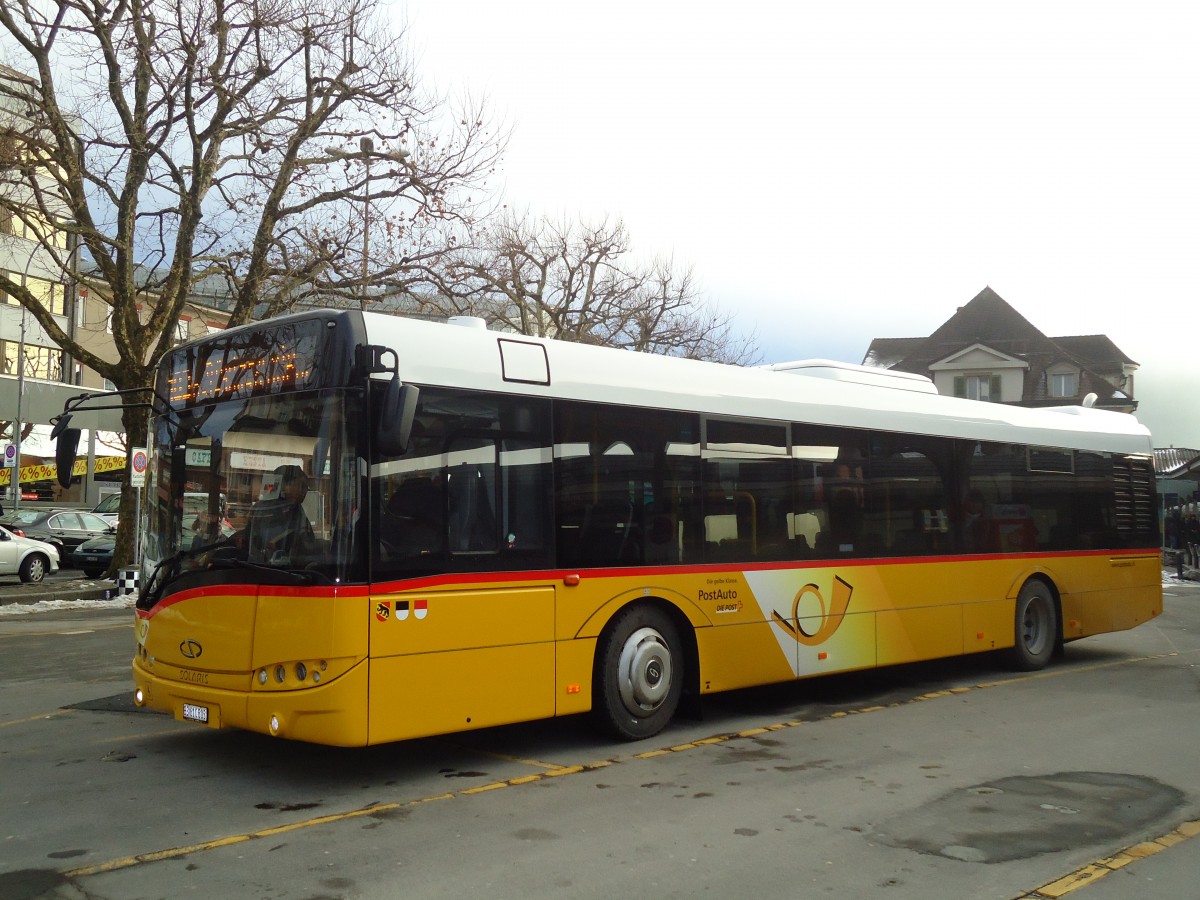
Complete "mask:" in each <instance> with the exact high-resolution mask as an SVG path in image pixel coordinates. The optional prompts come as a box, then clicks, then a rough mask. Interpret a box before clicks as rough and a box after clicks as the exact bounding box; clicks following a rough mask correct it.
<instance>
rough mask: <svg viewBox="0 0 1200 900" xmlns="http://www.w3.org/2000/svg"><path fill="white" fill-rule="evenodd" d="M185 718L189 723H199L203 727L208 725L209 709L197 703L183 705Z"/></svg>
mask: <svg viewBox="0 0 1200 900" xmlns="http://www.w3.org/2000/svg"><path fill="white" fill-rule="evenodd" d="M183 717H184V718H185V719H187V720H188V721H189V722H199V723H200V724H202V725H207V724H208V707H207V706H200V705H199V704H196V703H185V704H183Z"/></svg>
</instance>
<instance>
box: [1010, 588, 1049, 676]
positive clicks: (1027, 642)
mask: <svg viewBox="0 0 1200 900" xmlns="http://www.w3.org/2000/svg"><path fill="white" fill-rule="evenodd" d="M1014 629H1015V635H1014V636H1015V638H1016V641H1015V643H1014V644H1013V648H1012V651H1011V652H1010V653H1009V663H1010V664H1011V666H1012V668H1014V669H1017V670H1018V671H1021V672H1032V671H1034V670H1036V669H1041V668H1044V667H1045V666H1046V664H1047V663H1048V662H1050V657H1051V656H1052V655H1053V654H1054V647H1055V645H1056V644H1057V643H1058V606H1057V604H1056V603H1055V602H1054V592H1053V591H1052V590H1051V589H1050V585H1048V584H1046V582H1044V581H1042V580H1040V579H1037V578H1034V579H1030V580H1029V581H1027V582H1025V585H1024V586H1023V587H1022V588H1021V592H1020V593H1019V594H1017V608H1016V614H1015V621H1014Z"/></svg>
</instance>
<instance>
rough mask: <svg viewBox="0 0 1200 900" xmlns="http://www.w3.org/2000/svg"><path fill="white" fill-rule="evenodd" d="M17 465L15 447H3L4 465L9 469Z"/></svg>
mask: <svg viewBox="0 0 1200 900" xmlns="http://www.w3.org/2000/svg"><path fill="white" fill-rule="evenodd" d="M16 464H17V446H16V444H5V445H4V465H5V467H6V468H9V469H11V468H12V467H13V466H15V465H16Z"/></svg>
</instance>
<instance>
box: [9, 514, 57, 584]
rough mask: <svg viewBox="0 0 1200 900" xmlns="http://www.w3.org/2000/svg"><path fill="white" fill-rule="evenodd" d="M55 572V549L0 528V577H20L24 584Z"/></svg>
mask: <svg viewBox="0 0 1200 900" xmlns="http://www.w3.org/2000/svg"><path fill="white" fill-rule="evenodd" d="M57 571H58V548H57V547H55V546H54V545H52V544H47V543H44V542H43V541H35V540H33V539H32V538H27V537H18V536H17V535H15V534H13V533H12V532H11V531H9V530H8V529H7V528H5V527H3V526H0V575H20V576H21V580H22V581H24V582H37V581H41V580H42V579H43V578H45V577H46V576H47V575H50V574H53V573H54V572H57Z"/></svg>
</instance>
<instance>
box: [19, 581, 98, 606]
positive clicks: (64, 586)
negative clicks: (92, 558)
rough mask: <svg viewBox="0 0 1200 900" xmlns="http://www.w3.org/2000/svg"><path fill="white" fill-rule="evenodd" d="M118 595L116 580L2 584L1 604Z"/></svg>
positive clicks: (88, 598)
mask: <svg viewBox="0 0 1200 900" xmlns="http://www.w3.org/2000/svg"><path fill="white" fill-rule="evenodd" d="M116 595H117V584H116V582H115V581H107V580H103V579H90V578H89V579H87V580H86V581H63V582H58V583H56V584H46V583H45V582H42V583H40V584H21V583H18V584H0V606H7V605H9V604H12V603H41V602H43V601H54V600H64V601H73V600H109V599H111V598H113V597H115V596H116Z"/></svg>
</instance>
